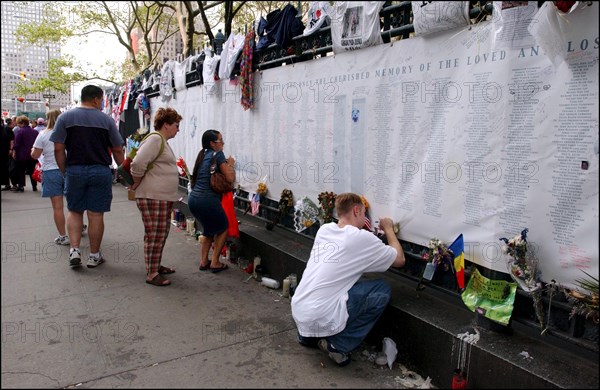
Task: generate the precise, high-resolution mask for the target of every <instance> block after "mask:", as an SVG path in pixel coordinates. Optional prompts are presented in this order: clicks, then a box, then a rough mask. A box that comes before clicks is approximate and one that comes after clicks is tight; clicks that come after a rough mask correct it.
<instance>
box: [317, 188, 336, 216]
mask: <svg viewBox="0 0 600 390" xmlns="http://www.w3.org/2000/svg"><path fill="white" fill-rule="evenodd" d="M336 196H337V195H336V194H334V193H333V192H327V191H325V192H321V193H320V194H319V196H318V197H317V199H318V200H319V204H320V205H321V212H320V214H321V215H320V216H321V219H322V220H323V222H324V223H329V222H333V209H334V208H335V197H336Z"/></svg>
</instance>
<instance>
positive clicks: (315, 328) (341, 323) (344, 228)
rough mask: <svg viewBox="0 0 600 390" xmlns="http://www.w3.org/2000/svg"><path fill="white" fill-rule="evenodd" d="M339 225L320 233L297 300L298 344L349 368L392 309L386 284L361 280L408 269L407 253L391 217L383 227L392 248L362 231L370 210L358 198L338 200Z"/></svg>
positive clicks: (326, 226) (294, 300)
mask: <svg viewBox="0 0 600 390" xmlns="http://www.w3.org/2000/svg"><path fill="white" fill-rule="evenodd" d="M335 208H336V211H337V215H338V217H339V220H338V222H337V223H336V222H330V223H326V224H324V225H323V226H321V228H319V231H318V232H317V235H316V237H315V241H314V244H313V248H312V250H311V252H310V258H309V259H308V261H307V263H306V269H305V270H304V273H303V274H302V279H301V280H300V283H299V284H298V287H297V288H296V291H295V293H294V296H293V298H292V317H293V318H294V321H295V322H296V325H297V327H298V342H299V343H300V344H302V345H304V346H307V347H313V348H316V347H319V348H320V349H321V350H323V351H324V352H326V353H327V354H328V355H329V357H330V358H331V359H332V360H333V361H334V362H335V363H337V364H338V365H340V366H345V365H347V364H349V363H350V360H351V356H350V354H351V352H352V351H353V350H354V349H356V348H357V347H358V346H359V345H360V343H361V342H362V341H363V340H364V339H365V337H366V336H367V334H368V333H369V331H370V330H371V328H372V327H373V325H375V323H376V322H377V320H378V319H379V316H380V315H381V313H383V310H384V309H385V307H386V306H387V304H388V302H389V300H390V295H391V288H390V286H389V285H388V284H387V283H385V282H384V281H383V280H380V279H378V280H362V281H359V279H360V277H361V276H362V275H363V274H364V273H365V272H385V271H386V270H387V269H388V268H389V267H402V266H404V261H405V260H404V251H403V250H402V247H401V246H400V242H399V241H398V238H397V237H396V233H394V226H393V222H392V220H391V219H390V218H381V219H380V222H379V228H380V229H382V230H383V231H384V232H385V236H386V238H387V242H388V245H386V244H384V243H383V242H382V241H381V240H380V239H379V238H378V237H377V236H375V235H374V234H373V233H371V232H369V231H367V230H363V229H362V227H363V226H364V224H365V206H364V204H363V202H362V199H361V197H360V196H359V195H357V194H353V193H345V194H340V195H338V196H337V197H336V199H335Z"/></svg>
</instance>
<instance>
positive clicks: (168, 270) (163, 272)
mask: <svg viewBox="0 0 600 390" xmlns="http://www.w3.org/2000/svg"><path fill="white" fill-rule="evenodd" d="M158 273H159V274H161V275H168V274H173V273H175V270H174V269H173V268H171V267H164V266H162V265H161V266H160V267H158Z"/></svg>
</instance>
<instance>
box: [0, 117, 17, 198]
mask: <svg viewBox="0 0 600 390" xmlns="http://www.w3.org/2000/svg"><path fill="white" fill-rule="evenodd" d="M11 123H12V121H11V119H10V118H6V125H5V124H4V120H3V121H2V129H1V130H2V134H0V135H1V136H2V142H1V143H0V156H1V157H0V159H2V174H1V175H2V183H0V184H1V185H2V186H3V187H2V191H8V190H10V189H11V188H12V187H11V185H10V174H11V172H10V165H11V164H14V161H13V160H12V150H13V143H14V141H15V133H13V131H12V126H11Z"/></svg>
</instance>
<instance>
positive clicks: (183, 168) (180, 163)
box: [177, 156, 192, 181]
mask: <svg viewBox="0 0 600 390" xmlns="http://www.w3.org/2000/svg"><path fill="white" fill-rule="evenodd" d="M177 171H179V176H181V177H185V178H187V179H188V180H189V181H191V180H192V175H190V170H189V169H188V166H187V164H186V163H185V160H184V159H183V157H181V156H180V157H179V158H178V159H177Z"/></svg>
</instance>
